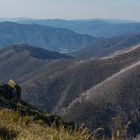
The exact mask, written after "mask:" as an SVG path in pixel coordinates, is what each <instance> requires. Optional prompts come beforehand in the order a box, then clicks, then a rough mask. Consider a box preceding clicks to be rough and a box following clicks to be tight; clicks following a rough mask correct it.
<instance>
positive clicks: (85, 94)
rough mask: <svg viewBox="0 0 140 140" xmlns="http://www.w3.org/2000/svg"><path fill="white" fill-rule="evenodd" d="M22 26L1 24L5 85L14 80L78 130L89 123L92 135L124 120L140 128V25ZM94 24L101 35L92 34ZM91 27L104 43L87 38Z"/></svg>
mask: <svg viewBox="0 0 140 140" xmlns="http://www.w3.org/2000/svg"><path fill="white" fill-rule="evenodd" d="M27 21H28V20H27ZM16 22H19V21H16ZM20 22H24V24H23V23H22V24H21V23H20V24H19V23H12V22H2V23H0V47H1V48H0V80H1V81H2V82H5V81H7V80H9V79H14V80H15V81H17V82H18V83H19V84H20V85H21V87H22V99H23V100H25V101H27V102H28V103H30V104H31V105H33V106H35V107H37V108H39V109H40V110H42V111H45V112H48V113H57V114H59V115H61V116H62V117H63V119H65V120H66V121H74V122H75V124H77V125H78V126H79V125H81V124H83V123H84V124H85V126H86V127H88V128H89V129H90V130H95V129H97V128H108V127H109V129H111V127H113V124H112V119H113V118H117V117H118V118H119V119H120V120H122V121H123V125H127V123H128V122H129V121H131V122H133V121H135V122H136V123H137V126H138V128H140V115H139V114H140V103H139V101H140V94H139V93H140V82H139V81H140V33H139V23H133V22H131V21H127V22H126V21H104V20H103V21H102V20H99V21H96V20H95V21H94V20H87V21H85V20H83V21H82V20H77V21H65V20H64V21H63V20H45V21H42V20H41V21H38V20H37V21H34V20H33V21H31V20H30V19H29V23H28V24H27V23H26V24H25V20H21V21H20ZM33 22H36V23H38V24H43V25H37V24H31V23H33ZM71 22H72V23H71ZM48 23H50V24H51V25H52V26H56V25H60V27H61V26H64V28H68V29H64V28H60V27H59V28H58V27H57V28H56V27H51V26H48V25H47V24H48ZM44 24H45V25H44ZM65 24H66V26H69V24H70V25H71V27H65ZM46 25H47V26H46ZM90 25H91V26H90ZM93 25H94V28H96V30H98V31H96V30H91V28H93ZM84 26H86V29H85V30H84ZM101 26H102V27H101ZM72 28H73V29H72ZM78 28H79V29H81V30H79V31H78ZM87 28H88V29H89V31H95V32H94V35H95V36H100V37H104V38H96V37H93V36H92V33H93V32H92V33H90V32H88V33H89V34H90V35H88V34H83V33H85V32H87V31H88V30H87ZM94 28H93V29H94ZM104 28H105V30H104ZM70 29H72V30H74V31H72V30H70ZM100 29H101V30H100ZM122 29H124V31H122ZM82 30H83V31H82ZM107 30H108V32H107ZM77 32H79V33H77ZM80 33H82V34H80ZM108 37H109V38H108ZM13 44H15V45H13ZM7 45H8V46H7ZM50 50H51V51H50ZM60 52H63V54H62V53H60ZM64 52H66V53H64ZM135 117H136V118H137V119H136V120H134V118H135ZM139 130H140V129H138V131H137V133H140V131H139Z"/></svg>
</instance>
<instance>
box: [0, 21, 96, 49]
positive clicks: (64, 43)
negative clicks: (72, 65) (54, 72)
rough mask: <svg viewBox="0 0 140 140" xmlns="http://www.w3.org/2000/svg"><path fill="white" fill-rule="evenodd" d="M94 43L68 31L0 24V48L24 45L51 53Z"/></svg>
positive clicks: (8, 23)
mask: <svg viewBox="0 0 140 140" xmlns="http://www.w3.org/2000/svg"><path fill="white" fill-rule="evenodd" d="M95 41H96V38H94V37H92V36H90V35H81V34H78V33H75V32H73V31H71V30H68V29H62V28H61V29H60V28H53V27H49V26H41V25H35V24H34V25H27V24H18V23H11V22H2V23H0V47H4V46H7V45H11V44H17V43H26V44H29V45H33V46H38V47H41V48H45V49H48V50H53V51H72V50H76V49H80V48H82V47H84V46H87V45H89V44H91V43H93V42H95Z"/></svg>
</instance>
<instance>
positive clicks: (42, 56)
mask: <svg viewBox="0 0 140 140" xmlns="http://www.w3.org/2000/svg"><path fill="white" fill-rule="evenodd" d="M65 59H66V60H67V59H71V57H68V56H65V55H62V54H59V53H57V52H51V51H47V50H44V49H41V48H34V47H32V46H28V45H26V44H21V45H20V44H19V45H12V46H9V47H6V48H4V49H0V67H1V69H0V77H1V78H0V79H1V81H6V80H8V79H10V78H14V79H15V80H16V81H17V82H20V83H21V82H22V81H25V80H26V79H30V78H31V77H34V75H36V73H38V74H39V73H41V72H42V71H45V69H47V67H49V65H51V64H53V63H57V61H60V60H65ZM52 61H53V62H52Z"/></svg>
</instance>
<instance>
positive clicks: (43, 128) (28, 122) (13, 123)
mask: <svg viewBox="0 0 140 140" xmlns="http://www.w3.org/2000/svg"><path fill="white" fill-rule="evenodd" d="M0 138H1V139H3V140H5V139H17V140H22V139H24V140H88V139H89V135H88V134H87V131H84V130H82V131H81V130H77V131H70V130H66V129H65V128H64V127H63V126H61V127H58V128H56V127H53V126H52V127H48V126H47V125H46V124H45V123H42V120H39V121H38V122H35V121H33V119H32V117H29V116H22V117H21V116H20V115H19V112H17V111H12V110H8V109H1V110H0Z"/></svg>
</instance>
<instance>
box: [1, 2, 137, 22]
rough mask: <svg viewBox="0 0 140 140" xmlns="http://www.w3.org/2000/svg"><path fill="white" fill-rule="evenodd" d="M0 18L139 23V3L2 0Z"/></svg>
mask: <svg viewBox="0 0 140 140" xmlns="http://www.w3.org/2000/svg"><path fill="white" fill-rule="evenodd" d="M0 17H9V18H11V17H29V18H40V19H47V18H65V19H87V18H88V19H91V18H113V19H131V20H139V21H140V0H0Z"/></svg>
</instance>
